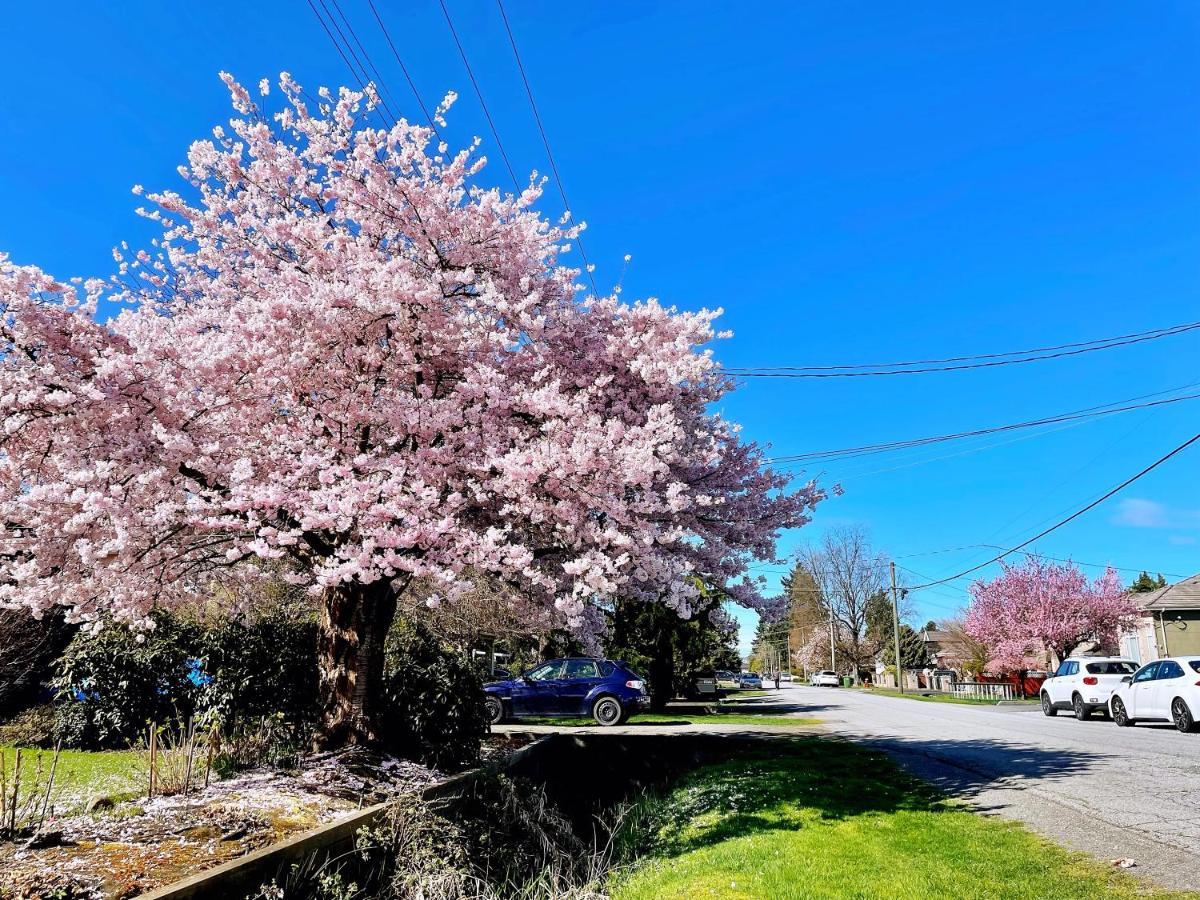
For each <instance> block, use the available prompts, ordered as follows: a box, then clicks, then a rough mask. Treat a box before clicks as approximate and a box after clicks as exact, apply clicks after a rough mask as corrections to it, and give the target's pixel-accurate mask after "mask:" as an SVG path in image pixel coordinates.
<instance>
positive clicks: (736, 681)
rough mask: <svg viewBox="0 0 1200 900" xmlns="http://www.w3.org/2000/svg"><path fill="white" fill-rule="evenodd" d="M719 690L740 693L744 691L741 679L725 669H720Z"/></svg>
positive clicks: (718, 675) (718, 677) (718, 676)
mask: <svg viewBox="0 0 1200 900" xmlns="http://www.w3.org/2000/svg"><path fill="white" fill-rule="evenodd" d="M717 689H718V690H721V691H740V690H741V689H742V682H741V679H740V678H738V676H737V675H734V674H733V673H732V672H727V671H726V670H724V669H718V670H717Z"/></svg>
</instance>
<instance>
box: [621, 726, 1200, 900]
mask: <svg viewBox="0 0 1200 900" xmlns="http://www.w3.org/2000/svg"><path fill="white" fill-rule="evenodd" d="M618 846H619V848H620V849H621V851H622V855H623V856H624V857H625V858H637V859H638V861H637V862H636V863H634V864H633V866H632V868H630V869H625V870H621V871H619V872H618V873H617V874H616V875H614V876H613V877H612V879H611V884H610V888H611V895H612V897H613V898H614V900H669V898H697V897H703V898H719V900H742V898H746V900H749V898H761V897H771V898H778V900H789V898H830V900H832V898H845V897H856V898H888V900H909V898H911V900H924V898H927V897H971V898H1014V900H1015V898H1031V900H1032V898H1042V897H1054V898H1056V900H1067V898H1079V900H1083V898H1129V897H1154V898H1160V900H1162V898H1169V897H1187V896H1193V897H1194V896H1195V895H1187V894H1176V893H1170V892H1165V891H1156V890H1153V889H1150V888H1147V887H1146V886H1145V885H1143V884H1142V883H1141V882H1139V881H1137V880H1135V879H1134V878H1132V877H1131V876H1129V875H1128V874H1127V873H1124V872H1120V871H1117V870H1114V869H1111V868H1109V867H1108V866H1105V865H1103V864H1101V863H1098V862H1096V861H1094V860H1090V859H1087V858H1085V857H1083V856H1081V855H1079V854H1073V853H1069V852H1067V851H1066V850H1063V849H1061V848H1059V847H1057V846H1055V845H1053V844H1051V843H1050V842H1048V841H1046V840H1043V839H1042V838H1039V837H1037V836H1035V835H1034V834H1032V833H1030V832H1029V831H1026V830H1025V829H1024V828H1022V827H1021V826H1020V825H1018V824H1016V823H1012V822H1004V821H1001V820H999V819H994V818H985V817H983V816H981V815H978V814H976V813H973V812H970V811H968V810H967V809H965V808H963V807H962V806H960V805H957V804H954V803H951V802H947V801H946V800H944V799H943V798H941V797H940V796H939V795H938V794H937V793H936V792H935V791H934V790H933V789H932V788H931V787H929V786H928V785H926V784H924V783H923V782H920V781H917V780H916V779H913V778H911V777H910V776H908V775H907V774H905V773H904V772H902V771H901V770H900V769H898V768H897V767H896V766H895V765H894V764H893V763H892V762H891V761H890V760H889V759H888V758H887V757H885V756H883V755H882V754H879V753H876V752H874V751H870V750H866V749H864V748H861V747H856V746H854V745H851V744H843V743H832V742H830V741H827V740H820V739H817V738H789V739H783V740H782V741H772V742H771V744H770V746H769V747H766V746H764V747H757V748H746V749H744V750H743V751H741V752H740V753H739V754H738V755H737V756H735V757H734V758H732V759H730V760H728V761H726V762H723V763H720V764H717V765H709V766H705V767H703V768H701V769H697V770H696V771H694V772H692V773H690V774H689V775H687V776H685V777H684V778H683V779H681V780H680V781H679V782H678V783H677V785H676V786H675V788H674V789H673V790H671V791H670V792H669V793H668V794H666V795H665V796H661V795H659V796H648V797H646V798H644V799H642V800H641V801H639V803H638V804H637V805H636V806H634V807H633V809H632V811H631V812H630V814H629V815H627V816H626V818H625V820H624V823H623V825H622V827H621V829H620V831H619V832H618Z"/></svg>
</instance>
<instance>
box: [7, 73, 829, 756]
mask: <svg viewBox="0 0 1200 900" xmlns="http://www.w3.org/2000/svg"><path fill="white" fill-rule="evenodd" d="M222 77H223V78H224V79H225V81H226V84H227V86H228V88H229V90H230V93H231V97H232V100H233V106H234V108H235V110H236V112H237V117H235V118H234V119H233V120H232V121H231V122H230V123H228V126H227V127H223V128H218V129H215V130H214V137H213V138H212V139H209V140H201V141H197V142H196V143H194V144H193V145H192V147H191V148H190V150H189V152H188V165H187V166H185V167H183V168H181V173H182V175H183V177H184V178H185V180H186V181H187V184H188V187H187V188H186V189H185V190H184V191H183V192H182V193H177V192H173V191H161V192H143V191H142V190H141V188H138V189H136V193H138V194H140V195H143V196H144V197H145V199H146V201H147V203H148V204H149V205H148V206H147V207H146V208H144V209H142V210H140V211H141V212H142V214H143V215H145V216H146V217H148V218H150V219H152V220H154V221H155V222H157V223H159V225H160V226H161V228H162V236H161V237H160V238H158V239H157V240H156V241H154V242H153V246H152V248H150V250H147V251H137V252H131V251H129V250H128V249H127V248H125V247H122V248H120V249H118V250H116V251H114V255H115V256H116V258H117V260H118V264H119V272H118V276H117V278H116V279H114V281H113V282H111V283H109V284H105V283H101V282H97V281H89V282H83V283H78V284H76V283H70V284H62V283H60V282H56V281H54V280H53V279H52V278H51V277H50V276H48V275H46V274H44V273H42V272H41V271H40V270H38V269H36V268H32V267H27V266H19V265H16V264H14V263H12V262H10V261H9V260H8V258H7V257H0V398H2V400H3V408H4V431H3V434H2V435H0V522H2V523H3V527H4V531H3V538H2V540H3V543H2V544H0V603H4V604H9V605H12V604H20V605H24V606H27V607H29V608H30V609H32V610H33V611H34V612H35V613H37V614H42V613H44V612H46V611H47V610H48V609H50V608H51V607H52V606H55V605H64V606H67V607H69V608H70V610H71V612H72V615H73V616H74V617H75V618H76V619H82V620H85V621H89V622H90V621H99V620H100V619H101V618H102V617H103V616H104V615H105V614H109V615H112V616H114V617H116V618H117V619H119V620H127V621H130V622H137V621H139V620H142V619H144V617H145V616H146V615H147V613H148V612H149V611H150V609H151V608H152V607H153V606H155V605H156V604H165V603H172V602H175V601H177V600H179V599H181V598H185V597H188V596H190V595H193V594H196V593H201V592H205V591H207V590H210V589H211V585H212V584H213V582H214V581H219V580H222V579H224V578H228V577H236V578H238V579H242V580H244V579H246V578H247V577H253V575H254V573H256V572H259V571H262V572H267V571H271V572H275V571H278V570H279V566H280V563H278V562H276V561H277V560H280V559H283V560H285V561H286V562H287V566H286V568H287V571H288V572H289V575H288V577H289V579H290V580H293V581H295V582H298V583H302V584H304V585H307V586H308V587H309V589H310V590H311V591H312V592H313V593H314V594H319V595H321V596H323V597H324V603H323V608H324V610H325V612H324V615H323V622H322V654H323V666H324V669H323V684H324V687H325V691H326V697H327V706H328V708H327V715H326V733H327V735H328V734H335V735H336V736H334V737H331V738H330V740H331V741H337V740H370V739H371V738H372V735H373V728H372V726H371V719H372V715H373V710H372V709H371V697H372V696H373V693H374V689H373V687H372V682H373V680H374V677H375V675H376V674H377V673H376V671H375V670H376V668H377V667H378V666H379V665H381V662H380V660H381V655H380V653H381V650H380V641H379V639H378V634H379V632H380V631H381V629H386V626H387V623H388V622H389V621H390V619H391V617H392V615H393V614H394V611H395V607H396V596H397V593H398V592H402V591H403V589H404V587H405V585H407V584H408V583H409V581H410V580H412V579H420V580H422V581H424V582H426V583H428V582H432V583H434V584H438V585H441V589H439V590H438V593H439V594H440V595H441V596H442V597H444V598H446V599H445V600H444V601H443V602H447V603H450V602H453V598H454V597H455V596H456V591H457V590H459V588H460V587H461V584H462V583H463V582H464V581H470V579H471V578H472V576H473V574H479V573H482V574H485V575H487V576H488V577H492V578H498V579H500V580H502V581H503V582H504V583H506V584H509V585H515V586H519V588H520V590H521V591H522V592H523V593H525V594H526V595H527V596H528V597H530V598H531V600H536V601H537V602H539V603H541V604H542V605H543V606H544V607H545V608H546V609H548V610H555V611H556V612H555V614H556V615H558V616H560V617H561V618H562V619H563V620H565V621H566V622H568V623H574V624H579V625H583V624H585V623H586V622H588V621H590V620H591V619H593V618H594V617H593V616H590V615H589V613H588V609H589V608H590V607H591V606H593V605H594V604H595V603H597V602H603V601H604V599H605V598H608V597H612V596H614V595H616V594H617V593H618V592H625V593H626V594H628V593H634V594H639V593H640V594H642V595H644V596H645V597H646V598H647V599H656V600H658V599H661V600H662V601H663V602H665V603H667V604H668V605H669V606H671V607H672V608H674V609H677V610H678V611H680V612H681V613H682V614H686V613H687V612H688V611H689V609H690V603H691V601H692V600H693V599H694V597H695V593H696V588H695V587H694V585H695V584H696V576H700V577H702V578H703V579H704V581H705V582H706V583H708V584H711V585H714V586H716V587H718V588H719V589H721V590H724V591H725V592H726V593H727V594H728V595H729V596H730V597H732V598H734V599H735V600H737V601H738V602H742V603H747V604H755V603H757V602H758V601H759V599H760V597H759V594H758V590H757V585H756V583H755V582H754V581H752V580H751V579H749V577H748V575H747V566H748V565H749V564H750V563H751V562H752V561H753V560H754V559H772V558H773V557H774V555H775V541H776V537H777V535H778V533H779V531H780V530H781V529H784V528H792V527H797V526H800V525H803V524H805V523H806V522H807V521H808V519H809V516H810V514H811V511H812V509H813V507H814V506H815V504H816V503H817V502H818V501H820V500H821V499H822V497H823V496H824V492H823V491H822V490H821V489H820V488H818V487H817V485H816V484H814V483H809V484H805V485H803V486H801V487H800V488H799V489H798V490H794V491H790V492H789V491H788V490H787V482H788V479H787V478H786V477H785V476H784V475H781V474H779V473H775V472H772V471H771V470H769V469H767V468H765V467H764V465H763V455H762V452H761V450H760V448H759V447H757V446H756V445H755V444H753V443H750V442H746V441H743V440H741V439H740V438H739V437H738V436H737V431H736V428H735V427H734V426H732V425H731V424H730V423H728V422H726V421H725V420H723V419H722V418H721V416H720V415H719V414H718V413H716V412H714V411H713V410H714V406H715V404H716V403H717V402H718V401H720V400H721V398H722V397H723V396H724V395H725V394H726V392H727V391H728V390H729V389H730V388H731V383H730V381H729V380H728V379H727V378H725V377H724V376H722V375H721V374H720V373H719V372H718V370H717V369H716V366H715V363H714V361H713V359H712V356H711V351H710V350H709V349H708V348H707V346H706V345H708V344H709V343H710V342H711V341H712V340H713V339H714V337H715V332H714V327H713V322H714V320H715V319H716V317H717V315H718V314H719V311H716V312H712V311H707V310H702V311H700V312H694V313H692V312H680V311H677V310H675V309H671V308H667V307H664V306H662V305H661V304H659V303H658V302H657V301H655V300H653V299H646V300H642V301H638V302H634V303H626V302H623V301H620V300H619V299H618V298H617V296H616V295H615V294H614V295H610V296H606V297H583V296H582V295H581V294H580V289H579V286H578V285H577V283H576V277H577V275H578V274H579V273H578V270H576V269H572V268H570V267H568V266H567V265H565V264H564V263H563V262H561V261H560V255H561V254H562V253H563V252H564V251H565V249H566V248H567V247H568V246H569V244H570V242H571V241H572V240H573V238H574V236H575V234H576V231H575V230H574V229H573V228H562V227H556V226H555V225H553V224H551V223H550V222H548V221H547V220H546V219H545V218H543V217H542V216H540V215H539V214H538V213H537V212H536V210H535V204H536V203H537V201H538V199H539V197H540V186H539V185H538V184H537V183H536V182H534V181H532V180H531V182H530V184H529V186H528V187H526V188H525V189H524V190H523V191H521V192H520V193H519V194H515V195H514V194H503V193H501V192H500V191H498V190H496V189H489V188H485V187H483V186H481V185H480V183H479V177H480V173H481V170H482V165H483V161H482V158H481V157H480V156H479V155H478V153H477V150H478V147H477V146H472V147H470V148H467V149H465V150H462V151H459V152H457V153H454V154H448V153H447V151H446V149H445V147H444V145H442V146H439V145H437V144H436V143H435V138H434V135H433V132H432V131H431V129H429V128H427V127H423V126H419V125H414V124H411V123H408V122H405V121H400V122H399V123H398V124H396V125H395V126H394V127H391V128H388V129H381V128H374V127H371V126H370V125H368V124H367V118H366V115H365V114H366V112H367V111H368V109H369V107H370V105H371V103H372V102H373V100H372V97H373V94H371V93H370V92H367V93H363V92H354V91H350V90H344V89H343V90H341V91H340V92H339V93H337V94H336V96H335V95H333V94H331V93H330V92H328V91H321V92H319V96H320V97H321V98H324V99H320V100H317V101H314V100H313V99H312V97H311V96H310V95H308V94H305V93H304V92H303V91H302V90H301V88H300V87H299V85H297V84H296V83H295V82H294V81H293V80H292V79H291V78H290V76H288V75H286V74H284V75H283V76H281V78H280V80H279V87H280V93H281V94H282V101H283V105H282V107H281V108H280V109H279V110H278V111H277V112H275V113H274V114H273V115H268V114H267V113H266V112H264V111H263V110H261V109H260V108H259V107H258V106H256V105H255V100H254V99H252V98H251V96H250V93H249V92H248V91H246V90H245V89H244V88H243V87H242V86H241V85H239V84H238V83H237V82H235V81H234V80H233V79H232V78H231V77H229V76H222ZM259 93H263V94H265V93H267V92H266V91H265V90H262V89H260V91H259ZM271 96H272V97H277V95H276V94H272V95H271ZM446 105H448V103H447V104H446ZM443 112H444V109H440V110H439V116H440V115H441V114H442V113H443ZM101 299H107V300H110V301H114V302H116V303H119V304H120V305H121V308H122V309H123V311H122V312H121V313H120V314H119V315H117V316H116V317H115V318H114V319H112V320H111V321H109V322H106V323H100V322H97V321H96V309H97V303H98V302H99V301H100V300H101ZM456 586H457V587H456ZM335 707H336V709H335Z"/></svg>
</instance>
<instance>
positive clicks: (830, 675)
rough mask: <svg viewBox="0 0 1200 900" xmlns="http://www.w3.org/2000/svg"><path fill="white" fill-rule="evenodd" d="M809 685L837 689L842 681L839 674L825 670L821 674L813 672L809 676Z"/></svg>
mask: <svg viewBox="0 0 1200 900" xmlns="http://www.w3.org/2000/svg"><path fill="white" fill-rule="evenodd" d="M808 683H809V684H810V685H812V686H813V687H837V686H838V685H839V684H840V683H841V681H840V680H839V679H838V673H837V672H833V671H830V670H829V669H825V670H823V671H821V672H813V673H812V675H811V676H809V679H808Z"/></svg>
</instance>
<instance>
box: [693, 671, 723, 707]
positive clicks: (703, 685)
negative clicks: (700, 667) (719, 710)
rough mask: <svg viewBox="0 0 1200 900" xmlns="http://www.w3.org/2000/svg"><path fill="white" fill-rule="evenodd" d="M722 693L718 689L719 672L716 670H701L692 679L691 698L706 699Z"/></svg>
mask: <svg viewBox="0 0 1200 900" xmlns="http://www.w3.org/2000/svg"><path fill="white" fill-rule="evenodd" d="M720 695H721V693H720V691H718V690H717V673H716V672H701V673H700V674H699V675H697V676H696V677H695V679H694V680H693V681H692V685H691V691H690V692H689V693H688V699H689V700H704V699H705V698H714V699H715V698H717V697H720Z"/></svg>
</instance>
